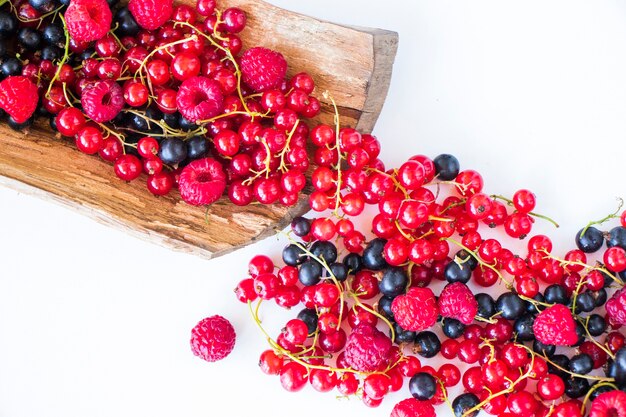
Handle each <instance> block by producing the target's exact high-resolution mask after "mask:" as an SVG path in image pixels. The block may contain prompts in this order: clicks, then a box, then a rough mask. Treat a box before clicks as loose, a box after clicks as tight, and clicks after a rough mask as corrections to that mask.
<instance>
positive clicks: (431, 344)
mask: <svg viewBox="0 0 626 417" xmlns="http://www.w3.org/2000/svg"><path fill="white" fill-rule="evenodd" d="M440 349H441V342H440V341H439V338H438V337H437V335H436V334H435V333H433V332H430V331H424V332H420V333H418V334H417V336H416V337H415V349H414V351H415V352H416V353H417V354H418V355H420V356H423V357H424V358H432V357H433V356H435V355H436V354H437V353H439V350H440Z"/></svg>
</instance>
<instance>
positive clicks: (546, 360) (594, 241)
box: [235, 125, 626, 417]
mask: <svg viewBox="0 0 626 417" xmlns="http://www.w3.org/2000/svg"><path fill="white" fill-rule="evenodd" d="M310 139H311V141H312V143H313V144H314V145H315V146H316V149H315V153H314V162H315V163H316V165H317V166H316V168H315V169H314V171H313V173H312V176H311V180H312V185H313V188H314V192H313V193H312V194H311V197H310V204H311V208H312V209H313V210H314V211H316V212H320V213H322V212H324V213H326V214H325V215H323V216H322V217H317V218H314V219H307V218H303V217H299V218H296V219H294V221H293V222H292V224H291V230H290V231H289V232H288V233H287V238H288V240H289V242H290V243H289V244H288V245H287V246H286V247H285V248H284V249H283V252H282V261H283V263H284V264H285V265H284V266H280V267H277V266H275V265H274V263H273V261H272V260H271V259H270V258H268V257H267V256H264V255H257V256H255V257H254V258H253V259H252V260H251V261H250V263H249V268H248V273H249V277H247V278H245V279H244V280H242V281H241V282H240V283H239V284H238V286H237V288H236V290H235V292H236V295H237V298H238V299H239V300H240V301H241V302H244V303H248V305H249V306H250V311H251V314H252V317H253V319H254V320H255V322H256V323H257V324H258V325H259V327H260V328H261V330H262V332H263V333H264V335H265V336H266V338H267V340H268V341H269V344H270V349H269V350H266V351H264V352H263V353H262V354H261V357H260V362H259V363H260V367H261V369H262V371H263V372H265V373H267V374H271V375H278V376H279V378H280V382H281V384H282V386H283V387H284V388H285V389H286V390H288V391H299V390H300V389H302V388H303V387H304V386H305V385H307V383H309V384H310V385H311V386H313V388H314V389H315V390H317V391H321V392H327V391H331V390H337V391H338V392H339V393H340V394H341V395H345V396H350V395H356V396H358V397H360V398H361V399H362V400H363V402H364V403H365V404H366V405H368V406H370V407H376V406H378V405H379V404H381V402H382V401H383V399H384V398H385V397H386V396H387V395H388V393H390V392H394V391H399V390H400V389H401V388H402V387H403V385H404V382H405V379H409V382H408V388H409V392H410V394H411V398H409V399H406V400H404V401H401V402H399V403H398V404H397V405H396V406H395V407H394V409H393V411H392V413H391V415H392V417H399V416H407V415H411V416H420V417H426V416H429V417H430V416H434V415H435V411H434V408H433V406H434V405H437V404H442V403H447V404H449V405H450V407H451V408H452V410H453V412H454V414H455V415H456V416H457V417H461V416H473V415H475V414H476V413H478V411H479V410H484V411H486V412H487V413H489V414H491V415H497V416H508V415H511V414H509V413H512V414H520V415H534V416H538V417H546V416H548V415H556V416H562V417H565V416H568V417H569V416H582V415H584V414H585V413H590V415H591V416H593V417H596V416H602V417H608V416H616V415H618V416H626V394H625V393H624V392H622V391H620V390H621V389H623V388H626V347H624V344H625V338H624V336H623V334H622V333H620V332H619V331H618V329H619V328H620V327H621V326H622V325H626V290H624V289H623V286H624V280H626V221H625V220H624V219H625V217H626V214H625V212H621V205H620V208H618V210H617V211H616V212H615V213H614V214H611V215H609V216H607V218H605V219H602V220H599V221H597V222H591V223H590V224H589V225H588V226H587V227H585V228H583V229H581V231H579V233H578V234H577V237H576V245H577V248H576V249H573V250H571V251H569V252H567V254H566V255H565V256H564V257H563V258H559V257H557V256H556V255H555V254H554V253H553V248H552V246H553V245H552V242H551V240H550V238H549V237H547V236H545V235H534V236H533V235H531V234H532V226H533V223H534V221H535V218H541V219H545V220H547V221H550V222H552V223H554V222H553V221H552V220H551V219H549V218H547V217H545V216H543V215H540V214H537V213H535V212H534V210H535V206H536V199H535V195H534V194H533V193H532V192H530V191H528V190H519V191H517V192H515V193H514V194H513V196H512V197H511V198H506V197H503V196H498V195H488V194H486V193H485V192H484V191H483V178H482V176H481V175H480V174H479V173H478V172H477V171H474V170H463V171H462V170H461V169H460V164H459V162H458V160H457V159H456V158H455V157H454V156H452V155H447V154H444V155H440V156H438V157H436V158H434V159H430V158H428V157H426V156H423V155H416V156H413V157H411V158H409V160H408V161H406V162H405V163H403V164H402V165H401V166H400V167H399V168H397V169H387V170H386V169H385V167H384V164H383V163H382V162H381V161H380V159H378V155H379V152H380V144H379V142H378V141H377V140H376V138H375V137H373V136H371V135H362V134H360V133H359V132H357V131H356V130H354V129H350V128H339V127H336V128H333V127H331V126H327V125H320V126H316V127H315V128H313V129H311V133H310ZM366 205H371V206H373V207H374V209H375V212H374V213H373V215H372V216H371V217H367V216H366V215H365V213H366V212H365V211H364V209H365V207H366ZM329 209H332V210H333V211H332V213H330V214H328V213H329V211H328V210H329ZM349 217H353V219H350V218H349ZM365 218H367V219H368V220H367V221H366V220H365ZM617 218H619V219H620V221H621V225H619V226H616V227H614V228H613V229H611V230H610V231H608V232H601V231H600V230H598V229H597V228H596V227H594V225H597V224H602V223H604V222H606V221H609V220H611V219H617ZM357 219H358V220H359V222H358V223H357V222H356V221H353V220H357ZM362 223H364V224H366V227H367V229H365V228H362V229H361V230H359V227H358V225H359V224H362ZM554 224H555V225H556V226H558V225H557V224H556V223H554ZM370 227H371V229H370ZM368 229H369V230H368ZM489 229H495V230H498V229H500V230H503V231H504V233H502V235H503V236H505V239H501V238H493V237H486V236H484V235H487V233H486V232H487V231H488V230H489ZM370 230H371V233H372V234H373V236H372V235H370V233H369V232H370ZM490 235H493V233H490ZM527 237H529V238H528V241H527V251H526V253H525V254H522V255H517V254H515V253H514V252H513V250H511V249H509V248H507V247H506V246H505V244H506V243H507V240H508V241H509V243H510V244H511V245H510V247H514V246H515V245H513V243H514V242H518V241H519V239H526V238H527ZM605 245H606V247H605V248H604V250H603V252H602V254H603V256H602V257H601V259H597V260H596V259H591V256H592V254H593V253H596V252H598V251H600V250H601V249H602V248H603V247H604V246H605ZM588 256H589V257H590V258H589V259H588ZM596 258H597V257H596ZM438 281H439V282H442V284H445V286H444V287H443V288H442V289H441V290H440V292H439V295H438V296H435V294H434V292H433V290H434V289H435V288H441V286H442V285H439V284H438ZM470 281H471V282H473V284H470ZM468 284H470V285H473V287H493V286H496V285H498V286H502V287H504V288H505V291H504V292H502V293H501V294H500V295H499V296H498V297H496V298H494V297H492V295H490V294H488V293H484V292H479V293H475V294H474V293H473V292H472V291H471V290H470V287H469V286H468ZM611 288H619V290H618V291H617V292H615V293H614V294H613V295H612V296H611V297H610V298H609V293H607V290H610V289H611ZM267 300H274V301H275V303H276V304H277V305H279V306H281V307H283V308H286V309H292V308H295V307H297V306H301V307H303V308H302V309H301V310H300V311H299V312H298V314H297V317H296V318H294V319H291V320H289V321H288V322H287V323H286V324H285V326H284V328H283V329H282V330H281V331H280V332H279V333H278V335H277V336H276V337H274V336H273V335H272V334H271V333H270V332H269V331H268V330H266V329H264V328H263V326H262V323H261V320H260V316H259V312H260V306H261V304H262V302H263V301H267ZM603 308H605V311H606V313H604V312H603V311H602V310H600V311H596V310H597V309H603ZM383 329H384V330H383ZM611 329H612V330H611ZM558 346H570V347H574V348H575V349H570V350H563V349H562V348H559V350H558V351H557V347H558ZM567 353H569V355H567ZM438 354H440V355H441V356H443V357H444V358H446V359H449V360H451V359H456V360H457V361H458V362H457V363H456V364H455V363H445V364H443V365H441V366H440V367H439V368H438V369H434V368H432V367H431V366H428V365H427V364H423V363H422V361H424V360H427V359H428V358H432V357H435V356H436V355H438ZM418 356H419V357H421V359H419V358H418ZM602 368H603V369H604V371H605V372H604V375H602V374H601V373H600V372H599V371H598V370H600V369H602ZM459 383H462V385H463V388H464V391H465V393H463V394H461V395H459V396H457V397H456V398H454V399H449V398H448V392H447V390H448V388H451V387H454V386H456V385H458V384H459ZM616 409H617V410H618V411H615V410H616Z"/></svg>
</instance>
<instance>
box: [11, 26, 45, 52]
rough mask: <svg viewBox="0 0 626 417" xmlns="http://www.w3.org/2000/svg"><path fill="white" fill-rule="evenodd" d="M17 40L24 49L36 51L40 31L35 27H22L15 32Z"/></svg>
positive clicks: (40, 39) (39, 42) (39, 43)
mask: <svg viewBox="0 0 626 417" xmlns="http://www.w3.org/2000/svg"><path fill="white" fill-rule="evenodd" d="M17 41H18V42H19V44H20V45H22V46H23V47H24V48H25V49H27V50H29V51H36V50H37V49H39V46H40V45H41V41H42V38H41V32H39V31H38V30H37V29H33V28H29V27H23V28H21V29H20V30H19V31H18V32H17Z"/></svg>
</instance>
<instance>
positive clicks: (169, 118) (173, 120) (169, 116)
mask: <svg viewBox="0 0 626 417" xmlns="http://www.w3.org/2000/svg"><path fill="white" fill-rule="evenodd" d="M163 121H164V122H165V124H166V125H168V126H169V127H171V128H172V129H178V128H179V127H180V119H179V118H178V116H177V115H176V113H165V114H163Z"/></svg>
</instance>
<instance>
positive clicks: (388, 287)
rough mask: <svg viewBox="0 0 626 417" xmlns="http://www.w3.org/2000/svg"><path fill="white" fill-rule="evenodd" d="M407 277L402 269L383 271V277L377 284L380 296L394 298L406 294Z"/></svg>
mask: <svg viewBox="0 0 626 417" xmlns="http://www.w3.org/2000/svg"><path fill="white" fill-rule="evenodd" d="M408 284H409V277H408V276H407V274H406V271H405V270H404V269H403V268H398V267H392V268H388V269H385V271H384V272H383V277H382V279H381V280H380V282H379V283H378V289H379V290H380V292H381V294H383V295H386V296H388V297H396V296H398V295H400V294H404V293H405V292H406V286H407V285H408Z"/></svg>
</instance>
